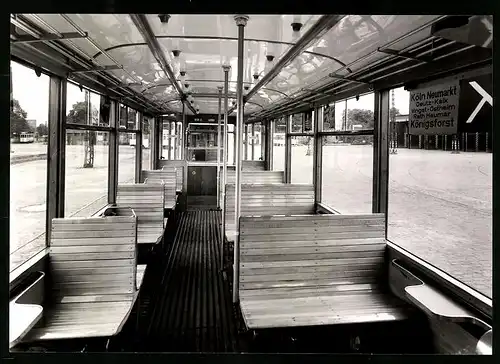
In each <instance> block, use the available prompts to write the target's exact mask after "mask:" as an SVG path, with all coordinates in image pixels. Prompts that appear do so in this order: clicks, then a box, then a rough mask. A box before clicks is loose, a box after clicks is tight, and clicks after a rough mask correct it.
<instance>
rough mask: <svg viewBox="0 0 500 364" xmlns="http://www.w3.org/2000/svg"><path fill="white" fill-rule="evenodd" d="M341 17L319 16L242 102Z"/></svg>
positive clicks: (342, 16) (341, 16)
mask: <svg viewBox="0 0 500 364" xmlns="http://www.w3.org/2000/svg"><path fill="white" fill-rule="evenodd" d="M342 18H344V15H323V16H322V17H321V18H319V20H318V21H317V22H316V23H314V24H313V26H312V27H311V28H309V29H308V30H307V32H305V33H304V35H303V36H302V37H301V38H300V39H299V40H298V41H297V42H296V43H295V44H294V45H293V46H291V47H290V49H289V50H288V52H286V53H285V55H283V57H281V58H280V59H279V61H278V62H277V63H276V64H275V65H274V67H273V68H272V69H271V70H270V71H269V72H267V73H266V74H265V75H264V77H262V78H261V79H260V81H259V82H258V83H257V84H256V85H255V86H254V87H253V88H252V89H251V90H250V91H249V92H248V94H247V95H246V96H245V97H244V99H243V102H244V103H245V102H246V101H248V100H249V99H250V98H251V97H252V96H253V95H255V94H256V93H257V91H259V90H260V89H261V87H263V86H265V85H266V84H267V83H268V82H269V81H271V80H272V79H274V78H275V77H276V76H277V75H278V74H279V73H280V72H281V70H282V69H283V68H284V67H285V66H286V65H287V64H288V63H289V62H291V61H292V60H293V59H295V58H296V57H297V56H298V55H299V54H300V53H301V52H302V51H303V50H304V48H306V47H307V46H308V45H309V43H311V42H312V41H313V40H314V39H315V38H316V37H318V36H319V35H320V34H321V33H322V32H324V31H325V30H327V29H330V28H332V27H333V26H334V25H335V24H337V23H338V22H339V21H340V20H342Z"/></svg>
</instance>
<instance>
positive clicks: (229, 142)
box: [227, 125, 234, 165]
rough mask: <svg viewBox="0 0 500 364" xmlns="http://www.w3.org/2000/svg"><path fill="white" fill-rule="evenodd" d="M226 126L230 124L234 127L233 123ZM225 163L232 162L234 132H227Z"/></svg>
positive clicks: (231, 163) (230, 163) (229, 163)
mask: <svg viewBox="0 0 500 364" xmlns="http://www.w3.org/2000/svg"><path fill="white" fill-rule="evenodd" d="M228 126H232V127H233V129H234V125H228ZM228 130H231V128H228ZM227 164H228V165H233V164H234V132H228V133H227Z"/></svg>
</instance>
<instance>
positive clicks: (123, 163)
mask: <svg viewBox="0 0 500 364" xmlns="http://www.w3.org/2000/svg"><path fill="white" fill-rule="evenodd" d="M118 134H119V139H118V141H119V142H118V183H119V184H123V183H134V182H135V155H136V149H135V147H134V145H130V143H129V142H127V140H136V136H137V134H136V133H125V132H119V133H118Z"/></svg>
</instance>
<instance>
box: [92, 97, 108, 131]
mask: <svg viewBox="0 0 500 364" xmlns="http://www.w3.org/2000/svg"><path fill="white" fill-rule="evenodd" d="M90 110H91V113H90V125H102V120H101V111H100V110H101V95H98V94H96V93H94V92H90ZM106 126H109V123H107V124H106Z"/></svg>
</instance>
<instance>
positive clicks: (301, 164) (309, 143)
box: [291, 136, 314, 184]
mask: <svg viewBox="0 0 500 364" xmlns="http://www.w3.org/2000/svg"><path fill="white" fill-rule="evenodd" d="M291 140H292V156H291V157H292V160H291V163H292V171H291V172H292V183H307V184H312V183H313V159H314V157H313V137H311V136H292V137H291Z"/></svg>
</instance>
